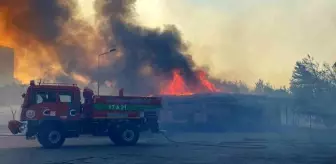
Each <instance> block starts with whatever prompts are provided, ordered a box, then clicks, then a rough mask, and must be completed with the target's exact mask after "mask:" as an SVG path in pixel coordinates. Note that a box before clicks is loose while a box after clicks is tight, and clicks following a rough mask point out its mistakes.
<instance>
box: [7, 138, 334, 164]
mask: <svg viewBox="0 0 336 164" xmlns="http://www.w3.org/2000/svg"><path fill="white" fill-rule="evenodd" d="M167 135H168V137H169V139H172V140H173V141H168V140H167V139H166V138H164V137H163V136H161V135H145V136H143V137H142V139H141V141H140V142H139V144H138V145H137V146H134V147H117V146H114V145H113V144H111V142H110V141H109V140H108V139H107V138H92V137H81V138H77V139H68V140H67V142H66V143H65V145H64V147H62V148H61V149H57V150H46V149H43V148H40V145H39V144H38V143H37V142H36V141H26V140H25V139H24V138H23V137H6V136H2V137H0V160H1V161H0V163H1V164H108V163H112V164H245V163H250V164H254V163H256V164H257V163H258V164H260V163H270V164H278V163H279V164H292V163H300V164H310V163H321V164H333V163H335V164H336V140H335V141H334V139H333V138H334V137H331V134H329V133H328V134H323V133H320V132H315V133H314V134H311V133H309V134H308V133H300V135H299V134H298V133H290V134H289V133H288V134H283V133H263V134H261V133H260V134H247V133H239V134H238V133H237V134H235V133H225V134H214V133H212V134H209V133H208V134H205V133H178V134H172V133H170V134H167ZM333 136H335V135H333Z"/></svg>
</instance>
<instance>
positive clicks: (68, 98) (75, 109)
mask: <svg viewBox="0 0 336 164" xmlns="http://www.w3.org/2000/svg"><path fill="white" fill-rule="evenodd" d="M58 96H59V105H60V108H62V110H63V111H64V113H63V116H61V119H65V120H79V119H80V108H81V103H80V101H76V99H75V96H74V93H73V92H72V91H59V92H58Z"/></svg>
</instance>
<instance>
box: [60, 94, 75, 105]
mask: <svg viewBox="0 0 336 164" xmlns="http://www.w3.org/2000/svg"><path fill="white" fill-rule="evenodd" d="M59 99H60V102H61V103H71V102H72V99H73V98H72V94H71V93H68V92H60V93H59Z"/></svg>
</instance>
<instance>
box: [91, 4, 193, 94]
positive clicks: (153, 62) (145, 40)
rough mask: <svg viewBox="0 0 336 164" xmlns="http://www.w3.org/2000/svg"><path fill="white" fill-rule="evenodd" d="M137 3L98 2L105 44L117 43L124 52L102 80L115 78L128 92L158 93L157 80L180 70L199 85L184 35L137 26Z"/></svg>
mask: <svg viewBox="0 0 336 164" xmlns="http://www.w3.org/2000/svg"><path fill="white" fill-rule="evenodd" d="M134 3H135V0H100V1H96V10H97V11H98V13H99V14H98V15H97V17H98V19H100V20H103V21H102V22H101V29H100V30H101V34H102V35H103V36H105V42H106V43H108V45H110V46H113V45H114V44H116V45H117V47H118V51H121V52H122V53H121V54H122V55H121V56H120V57H119V58H117V59H116V61H115V62H114V64H113V65H110V66H108V68H104V69H105V70H106V71H104V72H105V74H103V75H102V78H104V80H110V79H113V81H114V82H115V83H116V85H117V87H124V88H127V91H128V92H132V93H141V94H146V93H157V92H158V89H159V84H158V81H156V80H155V78H156V77H166V78H169V77H171V76H172V72H173V71H174V70H175V69H178V70H180V71H181V72H182V73H183V76H184V78H185V80H186V81H187V82H188V84H190V85H195V84H197V78H195V73H194V71H193V68H194V62H193V61H192V60H191V56H190V55H188V54H187V50H188V47H187V46H186V44H185V43H184V42H183V40H182V38H181V35H180V32H179V31H178V30H177V29H176V28H175V26H173V25H169V26H166V27H165V28H164V29H149V28H145V27H141V26H140V25H138V24H136V22H135V21H134V20H133V17H132V16H133V5H134ZM145 68H149V69H150V71H151V73H150V74H149V75H146V74H145V73H143V72H142V70H144V69H145ZM95 77H96V76H95Z"/></svg>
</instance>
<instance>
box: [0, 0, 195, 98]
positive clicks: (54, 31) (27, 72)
mask: <svg viewBox="0 0 336 164" xmlns="http://www.w3.org/2000/svg"><path fill="white" fill-rule="evenodd" d="M135 2H136V1H135V0H99V1H98V0H97V1H95V9H96V13H97V14H96V25H97V26H92V25H90V24H88V23H87V22H85V21H83V20H81V19H78V18H76V13H77V4H76V3H75V1H61V0H48V1H46V0H26V1H20V0H14V1H13V0H4V1H1V2H0V9H1V11H4V12H3V13H1V14H0V17H1V18H3V19H2V20H0V34H8V36H7V37H5V38H4V39H3V38H1V39H0V44H5V46H9V47H13V48H14V49H15V50H16V54H17V59H18V60H16V61H17V64H16V77H18V78H19V79H20V80H21V81H23V82H27V81H28V79H29V80H30V79H32V76H34V77H37V78H45V79H53V80H56V81H60V82H71V81H76V82H78V81H79V82H83V83H84V84H88V83H90V82H94V81H97V80H98V79H99V80H101V81H104V82H108V84H109V85H114V87H115V88H125V91H126V92H127V93H129V94H142V95H144V94H146V95H148V94H153V93H159V92H160V88H162V86H163V85H166V84H167V83H165V80H171V78H172V76H173V72H174V71H176V70H178V71H180V72H181V76H182V77H183V78H184V80H185V81H186V83H187V84H188V87H190V88H191V89H192V88H193V87H195V88H196V87H197V88H199V84H200V80H199V79H198V78H197V76H198V75H197V73H196V72H197V71H195V69H196V65H195V64H194V62H193V59H192V58H191V55H190V54H188V46H187V45H186V44H185V42H184V41H183V39H182V37H181V34H180V31H179V30H178V29H177V28H176V27H175V26H174V25H166V26H165V27H164V28H147V27H143V26H141V25H139V23H138V22H137V21H136V19H135V18H134V16H135V9H134V5H135ZM108 48H117V51H116V52H114V53H111V54H108V55H105V56H101V58H99V59H100V63H101V64H100V65H101V67H100V69H97V60H99V59H98V54H99V53H100V52H104V51H106V50H107V49H108ZM27 51H28V53H27Z"/></svg>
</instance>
